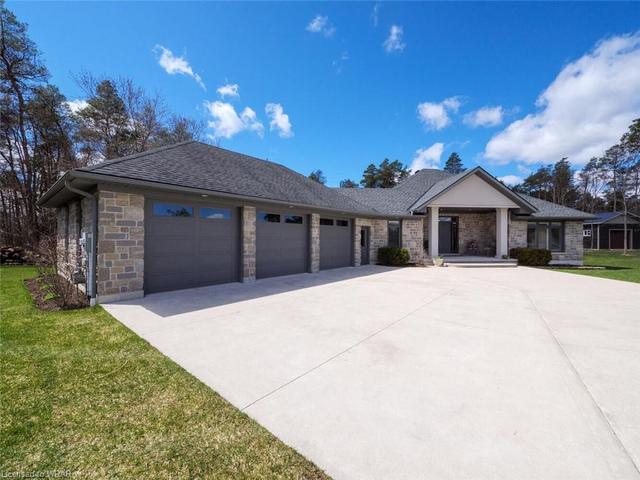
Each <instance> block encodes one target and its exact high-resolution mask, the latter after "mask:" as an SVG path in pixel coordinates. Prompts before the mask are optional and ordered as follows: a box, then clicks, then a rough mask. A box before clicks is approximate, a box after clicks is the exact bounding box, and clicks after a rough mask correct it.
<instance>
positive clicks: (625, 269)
mask: <svg viewBox="0 0 640 480" xmlns="http://www.w3.org/2000/svg"><path fill="white" fill-rule="evenodd" d="M584 264H585V265H587V266H597V267H604V269H602V270H581V269H577V268H554V270H559V271H562V272H569V273H577V274H579V275H589V276H591V277H601V278H610V279H613V280H624V281H626V282H635V283H640V252H638V251H637V250H635V251H633V253H629V254H628V255H623V254H622V252H619V251H611V250H600V251H589V252H585V255H584Z"/></svg>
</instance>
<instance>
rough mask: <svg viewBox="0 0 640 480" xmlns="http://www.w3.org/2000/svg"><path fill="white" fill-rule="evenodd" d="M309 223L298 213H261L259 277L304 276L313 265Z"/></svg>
mask: <svg viewBox="0 0 640 480" xmlns="http://www.w3.org/2000/svg"><path fill="white" fill-rule="evenodd" d="M308 227H309V220H308V218H307V215H304V214H302V213H298V212H287V213H280V212H276V211H267V210H258V212H257V215H256V277H257V278H267V277H277V276H279V275H291V274H293V273H304V272H306V271H307V270H308V262H309V228H308Z"/></svg>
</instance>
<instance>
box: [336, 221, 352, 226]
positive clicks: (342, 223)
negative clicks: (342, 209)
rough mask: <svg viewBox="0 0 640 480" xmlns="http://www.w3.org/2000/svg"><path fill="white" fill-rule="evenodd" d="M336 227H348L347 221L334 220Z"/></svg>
mask: <svg viewBox="0 0 640 480" xmlns="http://www.w3.org/2000/svg"><path fill="white" fill-rule="evenodd" d="M336 225H337V226H339V227H348V226H349V220H336Z"/></svg>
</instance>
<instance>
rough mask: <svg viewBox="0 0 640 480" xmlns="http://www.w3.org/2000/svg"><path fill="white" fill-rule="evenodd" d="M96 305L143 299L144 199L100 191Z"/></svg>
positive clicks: (129, 194)
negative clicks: (97, 303)
mask: <svg viewBox="0 0 640 480" xmlns="http://www.w3.org/2000/svg"><path fill="white" fill-rule="evenodd" d="M97 253H98V265H97V289H98V292H97V293H98V302H100V303H103V302H112V301H119V300H126V299H130V298H140V297H142V296H143V295H144V291H143V282H144V197H143V196H142V195H137V194H134V193H124V192H115V191H107V190H102V189H101V190H100V192H99V197H98V252H97Z"/></svg>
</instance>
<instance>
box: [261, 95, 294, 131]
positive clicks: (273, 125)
mask: <svg viewBox="0 0 640 480" xmlns="http://www.w3.org/2000/svg"><path fill="white" fill-rule="evenodd" d="M264 111H265V112H266V114H267V115H268V116H269V118H270V119H271V121H270V122H269V128H270V129H271V130H277V131H278V135H280V136H281V137H282V138H291V137H293V130H292V126H291V121H290V120H289V115H287V114H286V113H284V109H283V108H282V105H280V104H279V103H267V105H266V106H265V107H264Z"/></svg>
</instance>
